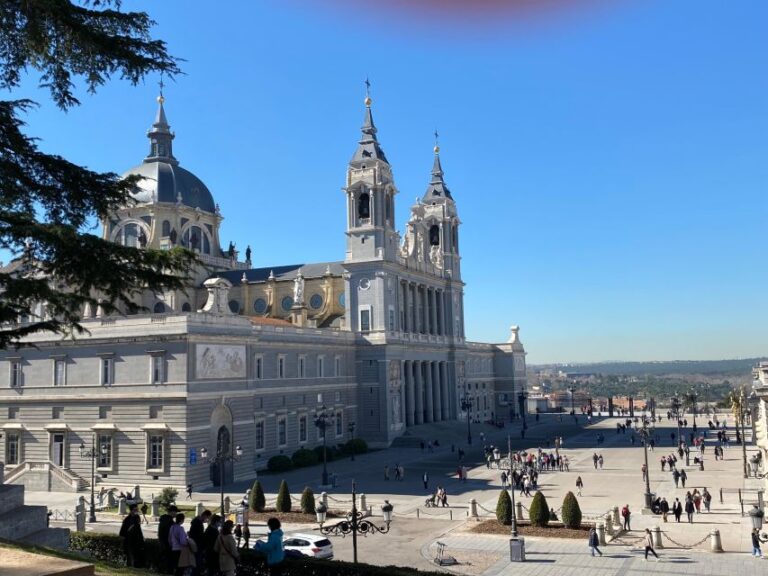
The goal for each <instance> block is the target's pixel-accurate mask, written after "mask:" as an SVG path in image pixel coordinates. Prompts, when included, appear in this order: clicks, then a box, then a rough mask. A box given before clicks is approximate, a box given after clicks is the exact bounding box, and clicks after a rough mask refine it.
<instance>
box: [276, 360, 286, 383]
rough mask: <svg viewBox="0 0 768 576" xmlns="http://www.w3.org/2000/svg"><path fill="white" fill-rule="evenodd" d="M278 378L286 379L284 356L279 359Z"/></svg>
mask: <svg viewBox="0 0 768 576" xmlns="http://www.w3.org/2000/svg"><path fill="white" fill-rule="evenodd" d="M277 377H278V378H285V357H284V356H278V357H277Z"/></svg>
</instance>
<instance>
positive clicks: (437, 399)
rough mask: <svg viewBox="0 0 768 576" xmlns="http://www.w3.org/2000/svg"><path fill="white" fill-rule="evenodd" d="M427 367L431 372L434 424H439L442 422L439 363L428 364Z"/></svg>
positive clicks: (441, 391)
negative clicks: (433, 396)
mask: <svg viewBox="0 0 768 576" xmlns="http://www.w3.org/2000/svg"><path fill="white" fill-rule="evenodd" d="M429 365H430V369H431V370H432V376H433V377H432V382H433V384H434V390H435V392H434V395H435V422H441V421H442V420H443V390H442V382H441V381H440V363H439V362H430V364H429Z"/></svg>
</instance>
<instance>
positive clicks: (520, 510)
mask: <svg viewBox="0 0 768 576" xmlns="http://www.w3.org/2000/svg"><path fill="white" fill-rule="evenodd" d="M515 508H517V519H518V520H519V521H522V519H523V503H522V502H516V503H515Z"/></svg>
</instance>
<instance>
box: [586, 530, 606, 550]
mask: <svg viewBox="0 0 768 576" xmlns="http://www.w3.org/2000/svg"><path fill="white" fill-rule="evenodd" d="M588 542H589V549H590V551H591V552H592V556H594V555H595V552H597V554H599V555H600V556H602V555H603V553H602V552H600V548H598V545H599V544H600V539H599V538H598V537H597V530H595V528H594V527H592V528H590V529H589V540H588Z"/></svg>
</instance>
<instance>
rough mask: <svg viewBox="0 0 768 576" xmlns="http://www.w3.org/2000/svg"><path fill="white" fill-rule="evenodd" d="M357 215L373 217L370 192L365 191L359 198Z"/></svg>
mask: <svg viewBox="0 0 768 576" xmlns="http://www.w3.org/2000/svg"><path fill="white" fill-rule="evenodd" d="M357 216H358V217H359V218H370V217H371V197H370V196H369V195H368V192H363V193H362V194H360V197H359V198H358V199H357Z"/></svg>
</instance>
